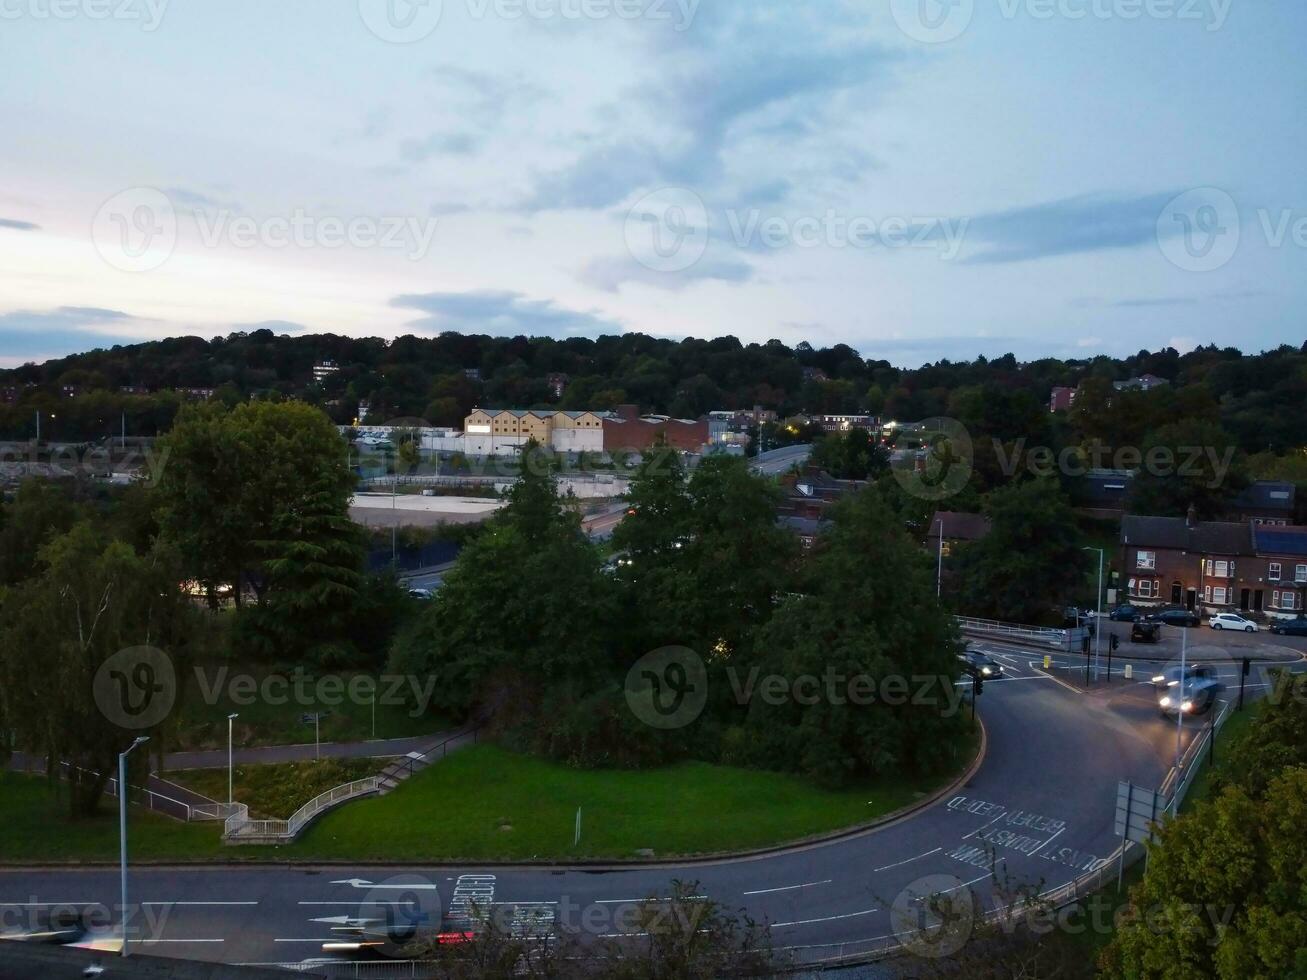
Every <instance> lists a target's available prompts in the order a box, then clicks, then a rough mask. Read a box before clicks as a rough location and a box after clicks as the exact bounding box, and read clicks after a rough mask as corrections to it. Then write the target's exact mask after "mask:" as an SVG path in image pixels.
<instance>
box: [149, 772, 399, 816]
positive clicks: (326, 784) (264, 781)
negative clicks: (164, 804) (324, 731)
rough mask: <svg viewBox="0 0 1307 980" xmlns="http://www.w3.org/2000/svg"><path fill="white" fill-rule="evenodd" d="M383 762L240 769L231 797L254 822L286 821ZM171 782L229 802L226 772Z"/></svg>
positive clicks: (184, 775)
mask: <svg viewBox="0 0 1307 980" xmlns="http://www.w3.org/2000/svg"><path fill="white" fill-rule="evenodd" d="M386 761H387V760H384V759H323V760H322V761H321V762H313V761H310V762H286V763H280V764H277V765H267V766H237V767H236V768H235V770H234V771H233V773H232V794H233V796H234V797H235V799H236V802H237V803H244V804H245V805H246V806H248V807H249V808H250V816H251V817H252V818H253V819H255V820H266V819H277V818H280V819H283V820H284V819H286V818H287V817H289V816H290V815H291V814H292V813H294V812H295V811H296V810H298V809H299V808H300V807H302V806H303V805H304V804H305V803H307V802H309V800H311V799H313V798H314V797H315V796H318V795H319V794H321V793H325V792H326V791H327V790H329V789H333V788H335V787H336V786H340V785H342V784H344V783H352V782H353V781H354V780H356V779H364V778H366V777H367V776H375V775H376V774H377V773H379V772H380V771H381V770H382V769H383V768H385V765H386ZM168 778H169V779H171V780H172V781H173V782H175V783H180V784H181V785H182V786H186V787H188V788H190V789H193V790H195V792H197V793H202V794H204V795H205V796H207V797H209V799H211V800H225V799H227V770H226V769H184V770H182V771H181V772H170V773H168Z"/></svg>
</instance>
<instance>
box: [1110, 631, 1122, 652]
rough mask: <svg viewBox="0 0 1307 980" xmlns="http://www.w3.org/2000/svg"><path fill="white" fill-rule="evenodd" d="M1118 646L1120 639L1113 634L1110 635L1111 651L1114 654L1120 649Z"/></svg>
mask: <svg viewBox="0 0 1307 980" xmlns="http://www.w3.org/2000/svg"><path fill="white" fill-rule="evenodd" d="M1120 646H1121V637H1119V636H1117V635H1116V634H1115V633H1113V634H1112V643H1111V647H1112V651H1113V652H1114V653H1115V652H1116V650H1117V649H1119V648H1120Z"/></svg>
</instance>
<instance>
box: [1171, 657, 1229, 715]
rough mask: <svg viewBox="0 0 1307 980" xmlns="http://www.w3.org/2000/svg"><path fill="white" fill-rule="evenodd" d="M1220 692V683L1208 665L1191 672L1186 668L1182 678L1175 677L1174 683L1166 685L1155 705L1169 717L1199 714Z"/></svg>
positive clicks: (1204, 710)
mask: <svg viewBox="0 0 1307 980" xmlns="http://www.w3.org/2000/svg"><path fill="white" fill-rule="evenodd" d="M1220 692H1221V684H1220V682H1219V681H1218V680H1217V679H1216V673H1215V671H1213V670H1212V669H1211V668H1210V667H1203V668H1200V669H1198V670H1195V671H1193V672H1190V671H1188V670H1186V671H1185V676H1184V678H1183V679H1181V678H1179V677H1177V678H1176V681H1175V683H1174V684H1173V685H1172V686H1168V687H1167V689H1166V692H1165V693H1164V694H1162V695H1161V697H1159V698H1158V699H1157V707H1158V708H1159V709H1161V712H1162V714H1163V715H1164V716H1169V717H1174V716H1175V715H1178V714H1186V715H1201V714H1203V713H1204V712H1207V711H1210V710H1211V709H1212V707H1213V705H1215V704H1216V696H1217V695H1218V694H1220Z"/></svg>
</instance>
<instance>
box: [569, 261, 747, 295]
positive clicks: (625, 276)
mask: <svg viewBox="0 0 1307 980" xmlns="http://www.w3.org/2000/svg"><path fill="white" fill-rule="evenodd" d="M753 273H754V269H753V266H751V265H747V264H746V263H744V262H736V261H733V260H731V259H714V258H709V257H707V256H705V257H704V258H702V259H700V260H699V261H698V262H696V263H695V264H694V265H692V266H690V267H689V268H688V269H682V270H680V271H678V272H659V271H657V270H654V269H650V268H649V267H648V266H646V265H644V264H642V263H640V262H637V261H636V260H635V259H633V258H631V257H630V256H627V255H620V256H613V257H610V258H598V259H594V260H593V261H591V262H590V263H589V264H587V265H586V266H585V268H584V269H582V270H581V273H580V275H579V277H578V278H579V279H580V280H581V281H582V282H584V283H585V284H586V285H588V286H593V287H595V288H596V289H602V290H604V291H605V292H609V293H615V292H617V291H618V290H619V289H620V288H621V287H622V286H623V285H625V284H626V283H643V284H644V285H646V286H654V287H656V288H658V289H667V290H672V291H674V292H680V291H681V290H682V289H685V288H686V287H687V286H690V285H691V284H693V283H696V282H702V281H704V280H717V281H719V282H734V283H740V282H748V281H749V280H750V279H752V278H753Z"/></svg>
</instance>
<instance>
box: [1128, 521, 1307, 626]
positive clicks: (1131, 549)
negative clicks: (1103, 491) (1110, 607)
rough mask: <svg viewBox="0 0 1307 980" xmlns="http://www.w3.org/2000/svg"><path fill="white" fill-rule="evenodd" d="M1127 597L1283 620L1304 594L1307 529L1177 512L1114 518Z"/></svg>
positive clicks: (1293, 612)
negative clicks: (1118, 526) (1118, 527)
mask: <svg viewBox="0 0 1307 980" xmlns="http://www.w3.org/2000/svg"><path fill="white" fill-rule="evenodd" d="M1121 549H1122V556H1121V560H1122V568H1123V569H1124V576H1123V577H1124V578H1125V583H1126V595H1127V596H1128V601H1130V602H1131V603H1135V604H1138V605H1144V606H1148V605H1174V606H1184V607H1185V608H1187V609H1196V610H1200V611H1202V612H1205V613H1208V614H1211V613H1217V612H1248V613H1265V614H1266V615H1268V616H1271V617H1277V618H1282V617H1289V616H1296V615H1299V614H1300V613H1301V612H1302V611H1303V604H1304V598H1307V527H1296V526H1269V525H1263V524H1258V523H1257V522H1255V521H1251V520H1250V521H1241V522H1224V521H1197V520H1194V519H1193V516H1192V514H1191V515H1190V517H1188V518H1178V517H1134V516H1126V517H1124V518H1122V520H1121Z"/></svg>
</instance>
